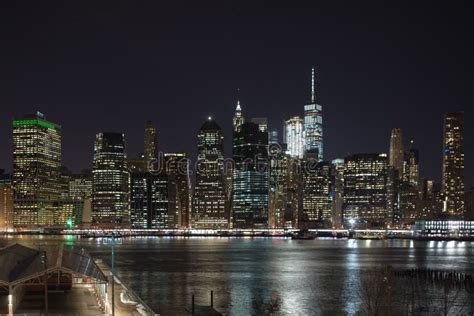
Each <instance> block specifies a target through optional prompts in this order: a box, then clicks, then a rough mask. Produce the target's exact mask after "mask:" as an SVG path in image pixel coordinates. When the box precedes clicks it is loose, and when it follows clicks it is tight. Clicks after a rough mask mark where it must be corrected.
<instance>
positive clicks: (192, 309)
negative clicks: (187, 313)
mask: <svg viewBox="0 0 474 316" xmlns="http://www.w3.org/2000/svg"><path fill="white" fill-rule="evenodd" d="M191 305H192V307H191V313H192V315H194V294H193V296H192V303H191Z"/></svg>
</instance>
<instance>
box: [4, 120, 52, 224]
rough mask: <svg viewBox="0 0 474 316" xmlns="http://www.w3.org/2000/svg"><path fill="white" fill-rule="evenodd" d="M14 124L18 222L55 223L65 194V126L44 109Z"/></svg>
mask: <svg viewBox="0 0 474 316" xmlns="http://www.w3.org/2000/svg"><path fill="white" fill-rule="evenodd" d="M12 124H13V192H14V201H13V205H14V206H13V213H14V214H13V222H14V225H15V226H16V227H35V226H52V225H54V216H55V207H54V202H55V201H56V200H58V199H59V198H60V197H61V186H60V173H61V127H60V126H59V125H57V124H54V123H52V122H50V121H47V120H46V117H45V116H44V115H43V114H42V113H40V112H37V113H36V114H32V115H27V116H25V117H24V118H22V119H15V120H13V121H12Z"/></svg>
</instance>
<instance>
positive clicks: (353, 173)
mask: <svg viewBox="0 0 474 316" xmlns="http://www.w3.org/2000/svg"><path fill="white" fill-rule="evenodd" d="M344 165H345V166H344V204H343V216H344V224H345V226H346V227H361V228H382V227H385V226H386V225H387V223H389V222H390V218H388V217H389V216H390V214H388V213H387V211H386V209H387V189H386V181H387V166H388V161H387V155H386V154H355V155H351V156H348V157H346V158H345V159H344Z"/></svg>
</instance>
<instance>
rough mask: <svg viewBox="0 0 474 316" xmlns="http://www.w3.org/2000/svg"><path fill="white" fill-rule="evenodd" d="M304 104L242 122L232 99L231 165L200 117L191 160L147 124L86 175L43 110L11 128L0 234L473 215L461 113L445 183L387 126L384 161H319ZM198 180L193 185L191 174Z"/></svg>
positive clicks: (0, 182)
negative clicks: (136, 143)
mask: <svg viewBox="0 0 474 316" xmlns="http://www.w3.org/2000/svg"><path fill="white" fill-rule="evenodd" d="M311 83H312V84H311V97H310V101H309V102H308V104H306V105H304V112H303V116H302V117H300V116H292V117H290V118H289V119H288V120H286V121H285V122H284V126H283V139H279V137H278V131H277V129H275V128H269V127H268V123H267V120H266V118H264V117H258V118H252V119H249V120H246V119H245V115H244V112H243V110H242V106H241V104H240V102H237V106H236V109H235V114H234V117H233V119H232V124H233V132H232V136H231V141H232V157H229V158H225V157H224V144H225V139H226V138H225V137H224V132H223V130H222V128H221V127H220V126H219V124H218V123H217V122H216V121H215V120H214V119H213V118H212V117H209V118H208V119H207V120H206V121H205V122H204V123H203V124H202V126H201V128H200V129H199V130H198V131H197V135H196V137H197V161H196V162H195V163H192V162H191V160H190V159H189V158H190V157H189V155H188V154H187V153H184V152H176V153H162V152H160V151H159V150H158V132H157V129H156V127H155V126H154V125H153V123H152V122H150V121H149V122H146V124H145V128H144V141H143V144H144V148H143V155H142V156H140V157H133V158H132V157H129V156H128V155H127V144H126V140H125V135H124V134H122V133H109V132H101V133H98V134H97V135H96V138H95V143H94V153H93V161H92V169H91V170H84V171H82V172H80V173H77V174H76V173H72V172H70V171H69V170H68V169H67V168H65V167H64V166H63V165H62V160H61V152H62V151H61V126H60V125H58V124H55V123H52V122H50V121H48V120H47V119H46V117H45V116H44V115H43V114H41V113H39V112H38V113H36V114H33V115H27V116H25V117H24V118H21V119H15V120H13V121H12V126H13V173H12V174H11V175H10V174H4V173H3V172H1V173H0V229H1V228H16V229H31V228H38V227H52V228H99V229H100V228H102V229H116V228H135V229H165V228H173V229H178V228H196V229H228V228H234V229H252V228H255V229H257V228H258V229H262V228H302V229H303V228H343V227H345V228H407V227H411V226H412V225H414V223H415V221H419V220H443V219H450V220H462V219H464V218H465V219H473V217H474V216H473V214H474V209H473V198H474V197H473V196H474V191H473V190H472V189H471V190H466V189H465V187H464V140H463V134H464V121H463V113H461V112H459V113H448V114H446V116H445V119H444V140H443V166H442V184H441V186H440V188H437V185H436V184H435V183H434V181H433V180H430V179H424V178H421V177H420V155H419V152H418V150H417V149H416V146H415V143H414V142H413V141H410V142H409V145H408V146H406V145H405V140H404V135H403V131H402V130H401V129H400V128H394V129H392V134H391V137H390V146H388V147H389V153H388V154H386V153H357V154H351V155H349V156H347V157H344V158H339V159H333V160H332V161H326V160H324V151H323V149H324V147H323V144H324V138H323V108H322V105H321V104H319V103H318V102H317V100H316V93H315V80H314V69H313V73H312V82H311ZM194 175H195V181H194V187H193V185H192V183H193V181H191V177H192V176H194Z"/></svg>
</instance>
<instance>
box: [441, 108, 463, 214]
mask: <svg viewBox="0 0 474 316" xmlns="http://www.w3.org/2000/svg"><path fill="white" fill-rule="evenodd" d="M442 190H443V195H444V210H443V212H444V213H445V214H446V215H448V216H451V217H454V218H462V217H463V216H464V114H463V113H462V112H457V113H448V114H446V117H445V120H444V140H443V189H442Z"/></svg>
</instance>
